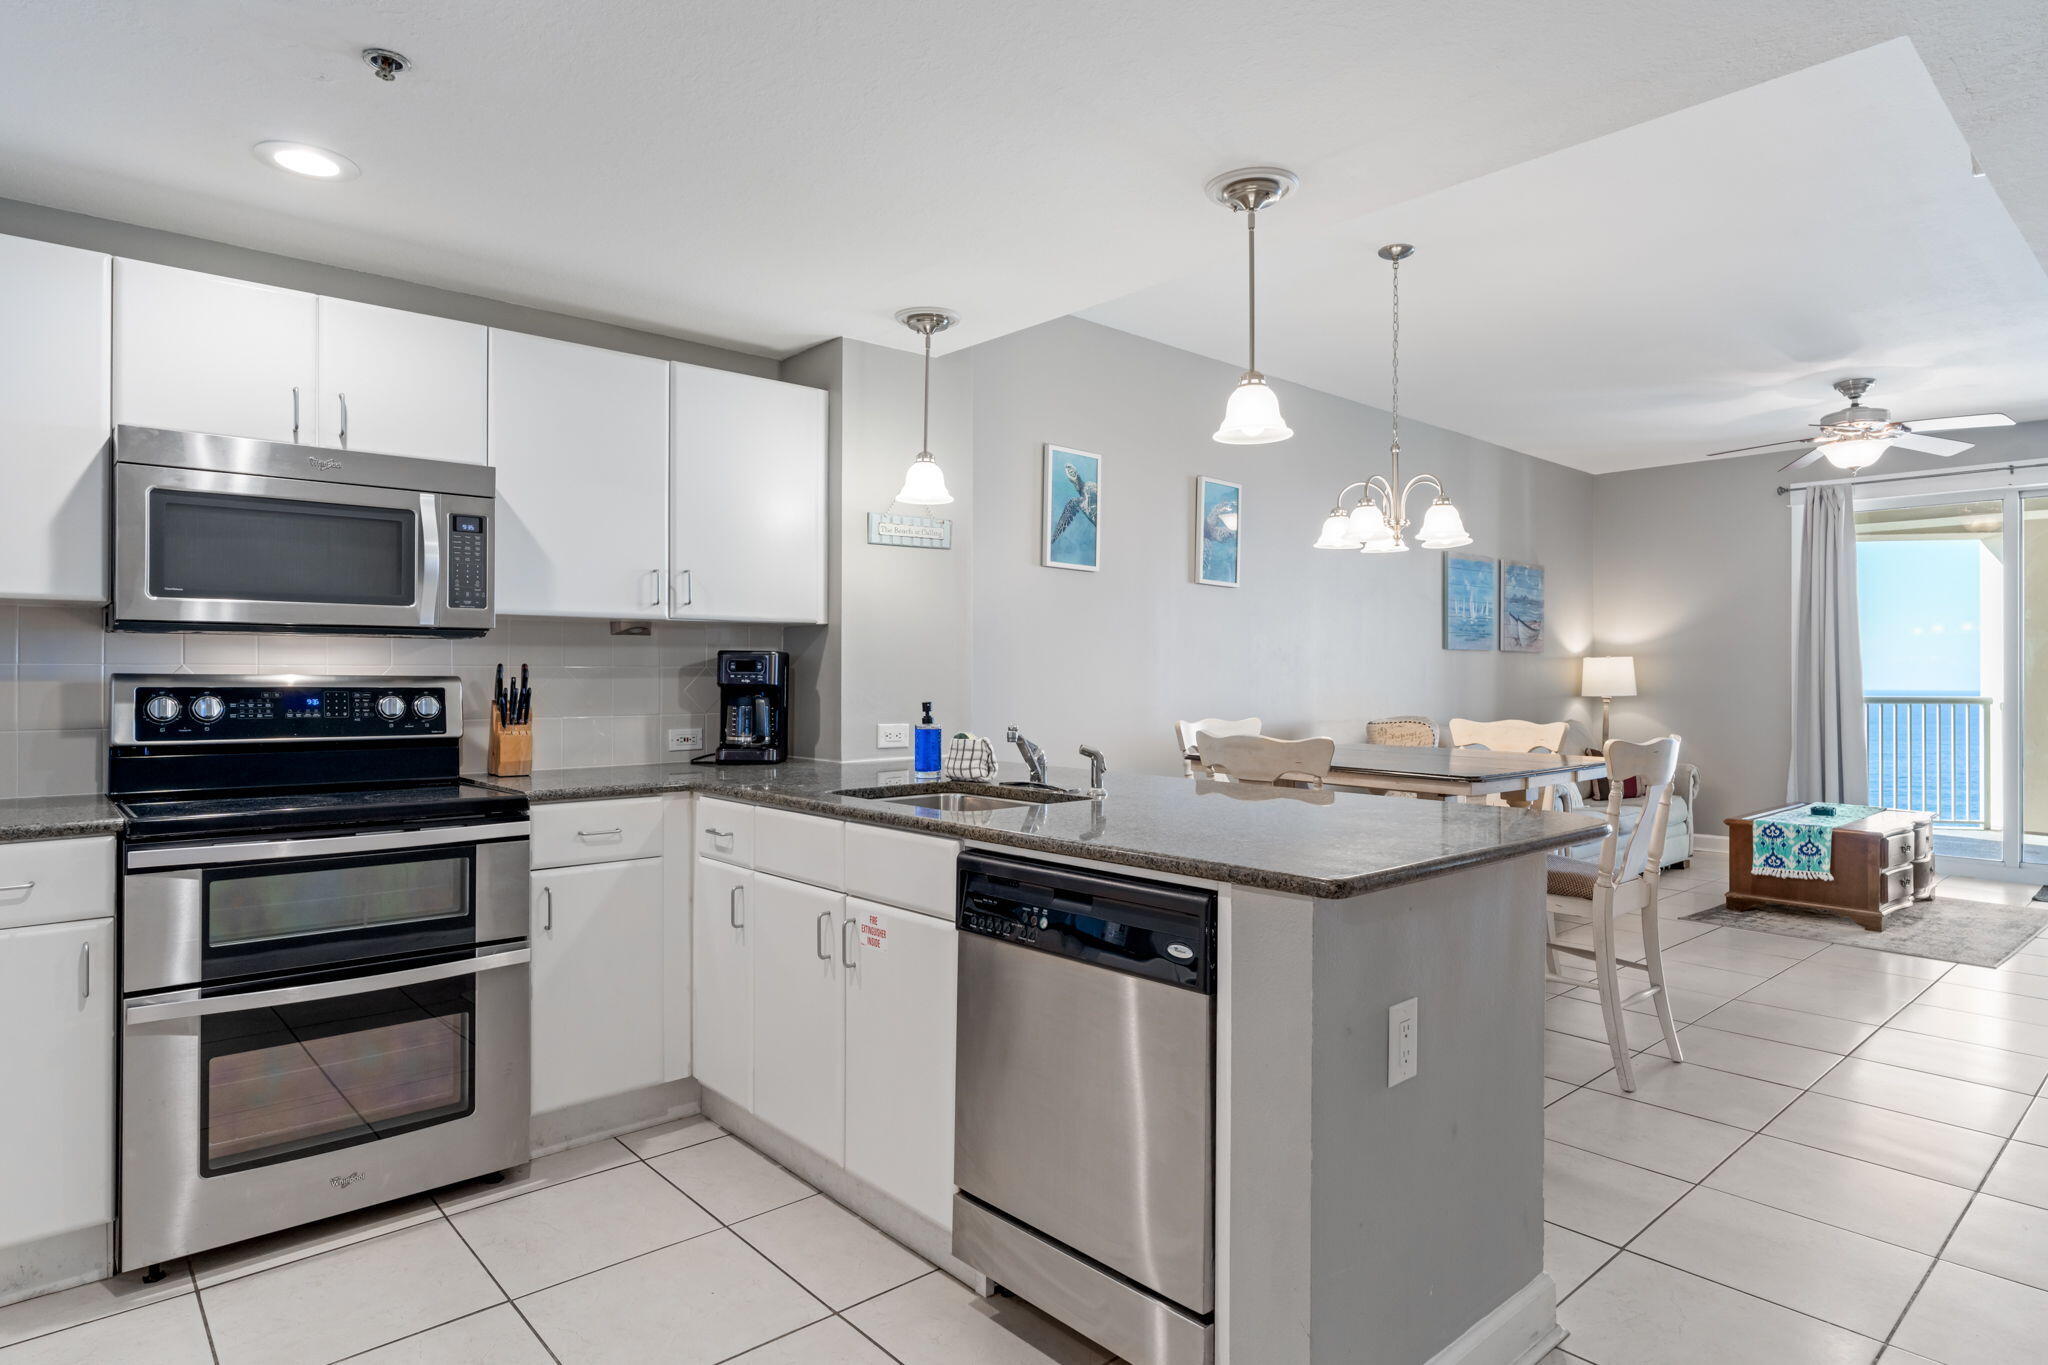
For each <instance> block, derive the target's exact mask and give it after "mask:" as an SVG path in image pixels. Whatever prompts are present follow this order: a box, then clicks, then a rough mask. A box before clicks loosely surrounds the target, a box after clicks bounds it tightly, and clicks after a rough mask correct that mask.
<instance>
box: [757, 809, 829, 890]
mask: <svg viewBox="0 0 2048 1365" xmlns="http://www.w3.org/2000/svg"><path fill="white" fill-rule="evenodd" d="M845 829H846V824H845V822H844V821H841V820H826V819H822V818H820V817H819V816H816V815H798V814H797V813H795V812H794V811H786V810H774V809H772V808H769V807H765V806H764V807H762V808H761V809H759V810H756V811H755V812H754V868H755V870H756V871H759V872H773V873H774V874H775V875H776V876H778V877H788V878H789V879H790V880H791V881H798V882H809V883H810V884H811V885H813V886H829V887H831V888H832V889H833V890H834V891H837V890H839V889H840V886H841V884H842V882H843V881H844V877H845V840H844V833H843V832H844V830H845Z"/></svg>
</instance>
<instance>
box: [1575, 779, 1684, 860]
mask: <svg viewBox="0 0 2048 1365" xmlns="http://www.w3.org/2000/svg"><path fill="white" fill-rule="evenodd" d="M1699 797H1700V770H1699V769H1698V768H1697V767H1695V766H1693V765H1692V764H1690V763H1681V764H1679V765H1678V771H1677V773H1676V775H1675V776H1673V777H1672V779H1671V813H1670V815H1669V816H1667V817H1666V819H1665V821H1664V866H1665V867H1683V866H1684V865H1685V864H1687V863H1689V862H1691V861H1692V839H1693V833H1694V831H1693V815H1694V812H1695V811H1697V810H1698V809H1699ZM1643 805H1644V798H1642V797H1640V796H1624V797H1623V798H1622V799H1621V833H1622V837H1623V838H1624V839H1626V838H1627V837H1628V835H1629V833H1630V831H1632V830H1634V829H1635V827H1636V822H1637V821H1639V820H1641V819H1642V818H1643ZM1585 810H1586V811H1587V812H1588V813H1604V812H1605V810H1606V806H1605V804H1604V803H1601V802H1591V801H1589V802H1587V803H1586V805H1585ZM1564 856H1565V857H1567V858H1571V859H1574V860H1576V861H1579V862H1598V861H1599V860H1600V840H1598V839H1595V840H1593V841H1592V842H1591V843H1585V844H1575V845H1573V846H1572V847H1571V848H1568V849H1565V850H1564Z"/></svg>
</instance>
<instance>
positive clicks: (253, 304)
mask: <svg viewBox="0 0 2048 1365" xmlns="http://www.w3.org/2000/svg"><path fill="white" fill-rule="evenodd" d="M316 311H317V303H316V300H315V298H314V296H313V295H311V294H302V293H300V292H298V291H297V290H293V289H278V288H274V287H273V286H271V285H267V284H251V283H249V282H248V281H246V280H231V279H227V278H225V277H223V276H220V275H206V274H202V273H200V272H198V271H196V270H176V269H173V268H171V267H170V266H164V265H152V264H149V263H148V262H146V261H128V260H117V261H115V262H114V347H113V353H114V420H115V421H116V422H118V423H122V424H124V425H128V426H144V427H168V428H171V429H172V430H175V431H206V432H215V433H218V434H221V435H224V436H252V437H255V438H257V439H259V440H265V441H295V440H299V439H301V435H300V431H301V429H303V430H305V431H306V432H308V433H310V431H311V425H312V422H313V414H312V411H311V404H312V402H313V398H314V395H315V392H316V389H315V384H316V382H317V374H316V359H317V350H318V345H317V341H316V333H317V330H318V328H317V324H316V320H315V313H316ZM305 439H307V440H310V439H311V437H310V434H309V435H307V436H306V437H305Z"/></svg>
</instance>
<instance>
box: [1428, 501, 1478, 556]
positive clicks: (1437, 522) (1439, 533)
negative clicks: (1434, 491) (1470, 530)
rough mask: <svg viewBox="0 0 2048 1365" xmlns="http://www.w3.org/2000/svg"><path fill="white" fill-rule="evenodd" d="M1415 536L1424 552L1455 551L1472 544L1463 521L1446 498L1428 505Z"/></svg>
mask: <svg viewBox="0 0 2048 1365" xmlns="http://www.w3.org/2000/svg"><path fill="white" fill-rule="evenodd" d="M1415 536H1416V539H1417V540H1419V541H1421V542H1422V548H1423V549H1425V550H1455V549H1457V548H1458V547H1459V546H1460V545H1470V544H1471V543H1472V537H1471V536H1470V535H1469V534H1467V533H1466V531H1465V519H1464V518H1463V517H1461V516H1459V515H1458V509H1457V508H1456V507H1453V506H1452V505H1451V503H1450V500H1449V499H1448V498H1438V499H1437V500H1436V501H1435V502H1433V503H1431V504H1430V505H1429V510H1428V511H1427V512H1424V513H1423V514H1422V526H1421V528H1420V529H1419V530H1417V531H1416V533H1415Z"/></svg>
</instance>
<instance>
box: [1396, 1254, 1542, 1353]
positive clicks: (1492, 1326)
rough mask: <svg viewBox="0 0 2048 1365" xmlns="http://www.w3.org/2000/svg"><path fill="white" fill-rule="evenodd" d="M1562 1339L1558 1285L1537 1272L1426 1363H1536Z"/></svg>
mask: <svg viewBox="0 0 2048 1365" xmlns="http://www.w3.org/2000/svg"><path fill="white" fill-rule="evenodd" d="M1563 1340H1564V1329H1563V1328H1562V1327H1559V1326H1558V1325H1557V1286H1556V1285H1555V1284H1553V1283H1551V1279H1550V1276H1549V1275H1547V1274H1543V1273H1540V1272H1539V1273H1538V1274H1537V1276H1536V1278H1535V1279H1533V1280H1531V1281H1529V1283H1527V1284H1526V1285H1523V1286H1522V1288H1521V1289H1520V1290H1518V1291H1517V1292H1516V1293H1515V1294H1514V1295H1512V1296H1511V1297H1510V1298H1509V1299H1508V1300H1507V1301H1506V1302H1505V1303H1502V1304H1501V1305H1500V1306H1499V1307H1498V1308H1495V1309H1494V1310H1493V1311H1492V1312H1491V1313H1488V1314H1487V1315H1486V1316H1485V1317H1483V1318H1481V1319H1480V1320H1479V1321H1477V1322H1475V1323H1473V1324H1472V1325H1471V1326H1470V1327H1468V1328H1466V1329H1465V1331H1464V1334H1463V1335H1461V1336H1460V1337H1459V1338H1458V1339H1457V1340H1456V1341H1454V1342H1452V1343H1451V1344H1450V1345H1448V1346H1446V1347H1444V1348H1443V1349H1442V1350H1441V1351H1438V1352H1437V1353H1436V1354H1435V1355H1433V1356H1431V1357H1430V1358H1429V1365H1536V1363H1537V1362H1538V1361H1540V1360H1542V1359H1543V1357H1544V1356H1546V1355H1548V1354H1549V1353H1550V1352H1551V1351H1552V1350H1554V1349H1555V1348H1556V1346H1557V1344H1558V1343H1559V1342H1561V1341H1563Z"/></svg>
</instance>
